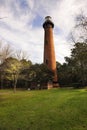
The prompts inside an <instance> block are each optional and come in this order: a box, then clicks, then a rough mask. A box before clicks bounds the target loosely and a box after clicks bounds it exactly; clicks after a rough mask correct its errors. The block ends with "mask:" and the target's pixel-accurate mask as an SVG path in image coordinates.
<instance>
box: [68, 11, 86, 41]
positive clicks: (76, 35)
mask: <svg viewBox="0 0 87 130" xmlns="http://www.w3.org/2000/svg"><path fill="white" fill-rule="evenodd" d="M70 37H71V39H72V41H73V42H74V43H77V42H85V43H87V16H86V15H84V14H83V13H80V14H79V15H77V17H76V25H75V27H74V29H73V30H72V32H71V34H70Z"/></svg>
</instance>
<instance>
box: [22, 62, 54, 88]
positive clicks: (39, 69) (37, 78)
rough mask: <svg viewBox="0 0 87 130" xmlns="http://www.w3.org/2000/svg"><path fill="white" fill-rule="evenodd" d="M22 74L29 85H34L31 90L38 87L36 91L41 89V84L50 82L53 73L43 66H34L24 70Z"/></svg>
mask: <svg viewBox="0 0 87 130" xmlns="http://www.w3.org/2000/svg"><path fill="white" fill-rule="evenodd" d="M23 73H25V78H26V79H27V81H29V82H30V83H35V86H34V88H33V89H36V88H38V87H39V88H38V89H41V88H42V86H41V85H42V84H43V83H47V82H48V81H49V80H52V76H53V73H52V72H51V71H50V70H49V69H48V68H47V66H45V65H44V64H34V65H32V66H31V67H29V68H27V69H25V70H24V71H23ZM38 85H39V86H38ZM31 87H32V86H31ZM31 89H32V88H31Z"/></svg>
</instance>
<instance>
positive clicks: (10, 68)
mask: <svg viewBox="0 0 87 130" xmlns="http://www.w3.org/2000/svg"><path fill="white" fill-rule="evenodd" d="M1 70H2V72H3V73H2V74H3V75H4V79H7V80H10V81H13V86H14V92H15V91H16V85H17V81H18V77H19V74H20V71H21V63H20V61H18V60H17V59H15V58H12V57H10V58H7V59H6V60H5V61H4V62H3V64H2V65H1Z"/></svg>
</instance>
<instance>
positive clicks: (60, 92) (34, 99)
mask: <svg viewBox="0 0 87 130" xmlns="http://www.w3.org/2000/svg"><path fill="white" fill-rule="evenodd" d="M0 130H87V91H86V90H85V89H79V90H75V89H70V90H69V89H52V90H40V91H39V90H37V91H17V92H16V93H13V91H11V90H0Z"/></svg>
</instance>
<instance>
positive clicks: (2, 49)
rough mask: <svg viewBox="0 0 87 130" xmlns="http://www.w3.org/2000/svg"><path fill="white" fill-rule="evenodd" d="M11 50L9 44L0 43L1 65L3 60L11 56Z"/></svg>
mask: <svg viewBox="0 0 87 130" xmlns="http://www.w3.org/2000/svg"><path fill="white" fill-rule="evenodd" d="M12 53H13V50H12V48H11V46H10V45H9V44H6V45H5V44H4V45H3V43H2V42H0V63H1V64H2V63H3V62H4V61H5V59H7V58H9V57H11V56H12Z"/></svg>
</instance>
